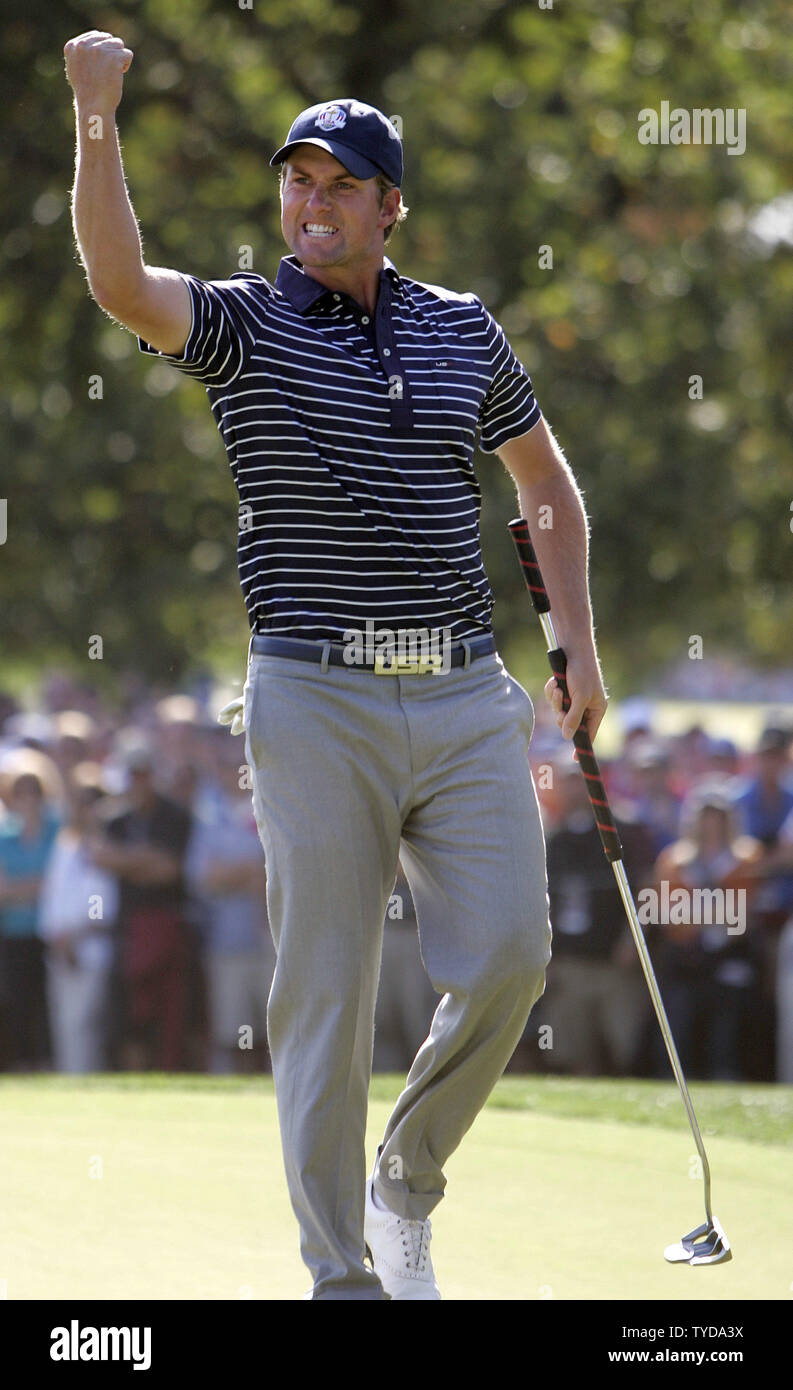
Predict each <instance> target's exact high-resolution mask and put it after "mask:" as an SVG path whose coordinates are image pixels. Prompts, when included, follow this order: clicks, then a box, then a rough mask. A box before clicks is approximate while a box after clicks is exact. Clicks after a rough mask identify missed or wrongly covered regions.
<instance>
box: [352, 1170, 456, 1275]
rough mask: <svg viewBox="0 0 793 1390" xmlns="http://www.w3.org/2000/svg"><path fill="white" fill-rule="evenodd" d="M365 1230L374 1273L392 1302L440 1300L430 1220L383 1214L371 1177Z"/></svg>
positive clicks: (368, 1182)
mask: <svg viewBox="0 0 793 1390" xmlns="http://www.w3.org/2000/svg"><path fill="white" fill-rule="evenodd" d="M363 1230H364V1240H365V1242H366V1248H367V1250H368V1252H369V1257H370V1259H371V1261H372V1266H373V1268H374V1272H375V1274H376V1275H377V1276H378V1278H379V1280H380V1283H381V1284H382V1286H383V1288H384V1289H385V1291H386V1293H387V1294H390V1295H391V1298H392V1299H397V1298H398V1299H408V1298H410V1299H413V1300H414V1301H416V1302H417V1301H419V1300H423V1301H430V1300H437V1299H439V1298H440V1296H441V1291H440V1289H439V1288H438V1285H437V1284H436V1282H435V1272H434V1270H433V1268H432V1260H431V1259H430V1240H431V1237H432V1225H431V1222H430V1220H429V1217H427V1219H426V1221H410V1220H408V1219H407V1218H406V1217H403V1216H397V1215H396V1212H393V1211H381V1210H380V1208H379V1207H376V1206H375V1203H374V1198H373V1195H372V1179H371V1177H370V1178H369V1179H368V1180H367V1183H366V1205H365V1207H364V1226H363Z"/></svg>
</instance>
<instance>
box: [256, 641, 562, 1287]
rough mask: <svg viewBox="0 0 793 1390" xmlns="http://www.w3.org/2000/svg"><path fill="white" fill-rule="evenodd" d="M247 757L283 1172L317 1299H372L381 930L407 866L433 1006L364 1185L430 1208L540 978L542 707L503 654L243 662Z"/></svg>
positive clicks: (543, 944)
mask: <svg viewBox="0 0 793 1390" xmlns="http://www.w3.org/2000/svg"><path fill="white" fill-rule="evenodd" d="M244 711H245V713H244V718H245V727H246V731H247V732H246V745H245V748H246V757H247V761H248V764H249V766H250V768H251V774H252V781H253V806H254V813H255V816H256V822H257V825H258V829H259V835H260V838H261V841H262V845H263V848H264V853H265V860H266V866H267V907H268V913H269V918H270V927H271V931H272V934H273V941H274V944H275V948H276V952H277V959H276V968H275V974H274V977H273V985H272V990H271V993H270V998H269V1003H268V1011H267V1031H268V1041H269V1046H270V1053H271V1056H272V1065H273V1079H274V1083H275V1093H276V1102H277V1107H278V1118H279V1126H280V1131H281V1141H282V1146H283V1155H284V1163H285V1168H286V1180H287V1185H288V1189H289V1195H290V1198H291V1202H292V1206H293V1209H294V1212H295V1215H296V1217H297V1220H298V1223H299V1227H300V1238H301V1246H300V1248H301V1255H302V1258H303V1260H304V1262H305V1264H306V1265H307V1266H308V1269H309V1270H310V1271H311V1274H312V1276H313V1279H314V1292H313V1298H315V1299H383V1298H385V1297H386V1295H385V1294H384V1292H383V1290H382V1286H381V1285H380V1281H379V1279H378V1278H377V1276H376V1275H375V1274H374V1273H373V1272H372V1270H371V1269H369V1268H368V1267H367V1266H366V1265H365V1264H364V1238H363V1217H364V1192H365V1185H366V1157H365V1150H364V1140H365V1131H366V1117H367V1103H368V1091H369V1082H370V1079H371V1070H372V1049H373V1034H374V1015H375V1003H376V998H377V987H378V978H379V972H380V961H381V951H382V937H383V920H384V916H385V911H386V907H387V904H388V899H389V895H390V893H391V891H392V889H393V886H394V880H395V876H396V872H397V860H398V857H399V855H400V853H401V857H402V864H403V867H404V869H405V873H406V876H407V879H408V882H409V884H410V888H411V892H412V894H413V899H414V903H415V906H416V914H417V918H418V925H419V940H420V945H421V953H422V958H423V960H424V964H425V966H426V969H427V973H428V975H429V978H430V980H431V981H432V984H433V986H434V988H435V989H436V990H437V991H438V993H439V994H441V995H442V996H443V997H442V999H441V1001H440V1003H439V1005H438V1008H437V1010H436V1012H435V1015H434V1018H433V1020H432V1025H431V1028H430V1032H429V1036H428V1037H427V1039H426V1041H425V1042H424V1043H423V1044H422V1046H421V1047H420V1049H419V1051H418V1054H417V1056H416V1058H415V1061H414V1062H413V1065H412V1067H411V1068H410V1072H409V1074H408V1077H407V1080H406V1084H405V1088H404V1090H403V1092H402V1094H401V1096H400V1097H399V1099H398V1101H397V1103H396V1106H395V1108H394V1111H393V1113H392V1115H391V1118H390V1120H389V1122H388V1124H387V1126H386V1131H385V1134H384V1136H383V1141H382V1152H381V1154H380V1160H379V1166H378V1172H377V1178H376V1184H375V1185H376V1189H377V1191H378V1192H379V1193H380V1195H381V1196H382V1198H383V1200H384V1201H385V1202H386V1203H387V1205H388V1206H389V1207H390V1208H391V1209H392V1210H393V1211H395V1212H398V1213H399V1214H400V1215H402V1216H406V1217H412V1218H420V1219H423V1218H425V1217H427V1216H428V1215H429V1214H430V1212H431V1211H432V1210H433V1208H434V1207H435V1206H436V1205H437V1204H438V1202H440V1200H441V1198H442V1196H443V1192H444V1188H445V1185H446V1179H445V1178H444V1174H443V1165H444V1163H445V1162H446V1160H447V1159H448V1157H449V1155H450V1154H452V1153H453V1152H454V1150H455V1149H456V1148H457V1146H458V1145H459V1143H460V1141H461V1140H462V1138H463V1136H464V1135H465V1133H466V1132H467V1130H468V1129H469V1128H470V1126H471V1125H472V1124H473V1121H474V1120H475V1118H476V1116H477V1114H478V1113H479V1111H480V1110H481V1108H482V1106H483V1105H484V1103H485V1101H486V1099H487V1097H488V1095H489V1094H490V1092H491V1090H492V1088H493V1086H494V1085H495V1083H496V1081H497V1080H498V1079H499V1077H500V1076H501V1075H502V1073H503V1071H504V1068H505V1067H506V1064H507V1062H508V1061H509V1059H510V1057H511V1056H512V1053H513V1052H514V1050H515V1047H516V1046H517V1043H518V1041H519V1040H520V1037H521V1034H522V1033H523V1030H524V1028H525V1026H526V1021H527V1018H528V1015H529V1012H530V1010H531V1008H532V1006H533V1005H534V1003H535V1002H536V1000H537V999H538V998H539V997H540V995H541V994H542V992H543V989H544V987H545V972H546V968H547V965H548V962H549V960H550V941H551V931H550V923H549V916H548V891H547V878H546V870H545V843H544V839H543V833H542V824H541V821H540V814H539V807H538V804H537V796H536V792H535V788H534V782H533V779H532V776H531V770H530V767H529V762H528V746H529V740H530V738H531V733H532V730H533V726H534V708H533V705H532V702H531V699H530V698H529V696H528V694H527V693H526V691H525V690H524V689H523V688H522V687H521V686H520V685H518V683H517V682H516V681H515V680H513V678H512V677H511V676H510V675H509V673H508V672H507V670H506V668H505V667H504V665H503V663H502V661H501V659H500V657H498V656H497V655H495V654H494V655H492V656H487V657H480V658H479V659H478V660H475V661H473V662H472V663H471V665H470V666H469V668H468V669H465V668H463V667H456V668H453V669H452V670H450V671H448V672H446V673H442V674H438V675H434V674H429V673H428V674H425V675H407V676H391V675H387V676H386V675H384V676H380V675H376V674H374V673H373V672H369V671H361V670H356V669H355V668H354V667H352V668H347V667H339V666H327V667H326V669H325V670H323V669H322V668H321V666H320V665H318V664H316V665H315V664H311V663H308V662H300V661H296V660H294V659H292V658H284V657H280V656H269V655H252V656H251V658H250V661H249V664H248V678H247V681H246V685H245V700H244Z"/></svg>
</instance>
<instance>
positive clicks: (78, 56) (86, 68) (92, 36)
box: [63, 29, 134, 111]
mask: <svg viewBox="0 0 793 1390" xmlns="http://www.w3.org/2000/svg"><path fill="white" fill-rule="evenodd" d="M63 52H64V57H65V58H66V76H67V78H68V80H69V82H70V83H71V85H72V87H73V89H74V95H75V100H76V101H77V102H78V104H79V105H80V106H82V107H83V108H85V109H88V110H91V111H115V109H116V107H117V106H118V104H119V102H120V101H121V93H122V89H123V86H124V73H125V72H126V71H127V69H128V68H129V66H130V63H131V62H132V58H133V56H134V55H133V53H132V49H131V48H126V47H125V45H124V40H123V39H117V38H114V37H113V35H112V34H106V33H104V32H103V31H102V30H101V29H89V30H88V32H87V33H86V34H78V36H77V38H76V39H69V42H68V43H67V44H66V45H65V47H64V50H63Z"/></svg>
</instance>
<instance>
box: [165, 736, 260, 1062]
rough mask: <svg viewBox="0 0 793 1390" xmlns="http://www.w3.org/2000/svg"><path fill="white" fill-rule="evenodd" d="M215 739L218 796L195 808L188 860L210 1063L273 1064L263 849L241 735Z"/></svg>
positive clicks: (205, 800) (207, 799)
mask: <svg viewBox="0 0 793 1390" xmlns="http://www.w3.org/2000/svg"><path fill="white" fill-rule="evenodd" d="M214 742H215V749H216V773H215V780H216V794H215V795H214V796H213V797H211V798H210V797H205V798H204V799H203V801H202V805H201V807H200V809H199V811H198V812H197V813H196V816H195V819H194V822H193V830H192V835H191V838H190V846H189V850H188V855H187V861H186V878H187V882H188V885H189V886H190V888H191V890H192V891H193V893H195V894H196V895H197V896H199V898H200V899H201V900H202V903H203V906H204V930H205V964H206V979H207V994H208V1004H209V1033H210V1068H211V1070H212V1071H213V1072H217V1073H220V1072H234V1071H237V1072H242V1071H247V1072H250V1071H254V1070H259V1071H261V1070H264V1069H267V1070H269V1052H268V1049H267V999H268V996H269V993H270V985H271V984H272V978H273V970H274V968H275V950H274V947H273V943H272V938H271V936H270V929H269V922H268V919H267V906H266V897H265V889H266V881H267V880H266V875H265V867H264V854H263V851H262V846H261V842H260V840H259V833H258V831H257V829H256V821H255V819H254V816H253V809H252V806H251V793H250V787H249V786H247V784H246V781H245V778H244V776H243V773H244V771H245V767H244V764H243V765H242V766H240V765H239V752H238V749H237V747H236V740H232V739H230V738H228V735H227V734H226V733H225V732H224V731H221V730H220V729H218V731H217V733H216V734H215V735H214ZM248 1030H250V1031H248Z"/></svg>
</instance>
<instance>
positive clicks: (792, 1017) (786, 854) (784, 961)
mask: <svg viewBox="0 0 793 1390" xmlns="http://www.w3.org/2000/svg"><path fill="white" fill-rule="evenodd" d="M785 869H791V870H793V811H791V812H790V813H789V814H788V816H787V818H786V819H785V821H784V822H783V823H782V825H781V827H780V830H779V834H778V835H777V837H776V841H775V843H774V845H773V846H772V848H770V849H767V850H766V852H765V855H764V857H763V861H762V863H761V864H760V865H759V867H758V873H759V875H760V876H761V882H762V879H763V878H765V877H767V876H768V875H771V876H775V875H778V874H779V873H780V872H781V871H783V870H785ZM760 893H761V894H762V887H761V888H760ZM766 947H767V951H768V954H769V955H770V956H771V957H772V959H773V970H772V972H770V973H772V975H773V1000H774V1006H775V1010H776V1040H775V1068H774V1070H775V1075H776V1080H777V1081H779V1082H781V1083H782V1084H783V1085H786V1086H791V1085H793V916H791V917H789V918H788V920H787V922H786V923H785V924H784V926H783V927H782V929H781V931H780V932H779V933H778V936H777V935H776V934H774V935H773V936H772V937H771V938H770V939H769V936H768V935H767V936H766Z"/></svg>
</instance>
